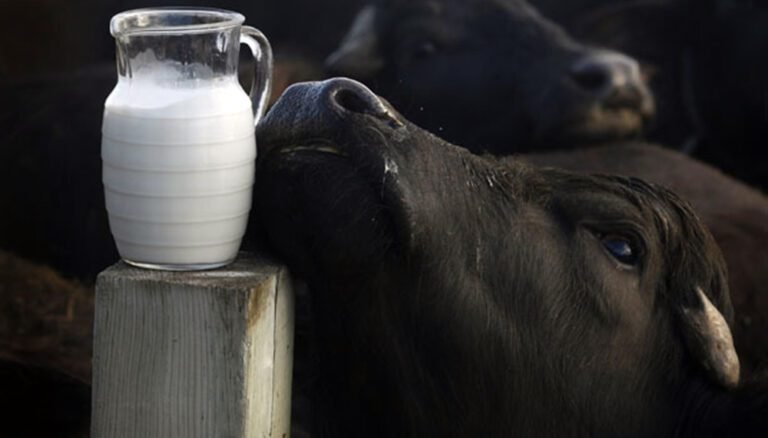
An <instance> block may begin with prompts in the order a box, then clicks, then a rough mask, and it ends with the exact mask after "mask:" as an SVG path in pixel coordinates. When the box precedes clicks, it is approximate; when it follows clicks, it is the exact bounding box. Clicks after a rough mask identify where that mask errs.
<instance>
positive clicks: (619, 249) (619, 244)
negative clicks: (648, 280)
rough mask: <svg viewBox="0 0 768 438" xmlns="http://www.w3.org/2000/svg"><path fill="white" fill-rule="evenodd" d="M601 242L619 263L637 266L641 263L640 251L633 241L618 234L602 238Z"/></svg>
mask: <svg viewBox="0 0 768 438" xmlns="http://www.w3.org/2000/svg"><path fill="white" fill-rule="evenodd" d="M600 242H601V243H602V244H603V247H604V248H605V249H606V251H608V253H609V254H610V255H611V256H613V258H615V259H616V260H618V261H619V263H622V264H624V265H627V266H637V264H638V263H639V261H640V249H639V248H638V247H637V245H636V244H635V243H634V242H633V241H632V239H630V238H627V237H624V236H620V235H617V234H606V235H603V236H600Z"/></svg>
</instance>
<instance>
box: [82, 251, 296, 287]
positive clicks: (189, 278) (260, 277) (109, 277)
mask: <svg viewBox="0 0 768 438" xmlns="http://www.w3.org/2000/svg"><path fill="white" fill-rule="evenodd" d="M284 269H286V268H285V267H284V266H283V265H281V264H280V263H279V262H277V261H275V260H273V259H271V258H269V257H268V256H265V255H262V254H257V253H252V252H240V253H239V254H238V255H237V259H235V261H234V262H232V263H230V264H229V265H227V266H224V267H221V268H218V269H211V270H205V271H163V270H153V269H143V268H137V267H134V266H131V265H129V264H127V263H125V262H123V261H122V260H121V261H119V262H117V263H116V264H114V265H112V266H111V267H109V268H107V269H106V270H104V271H103V272H101V273H100V274H99V277H98V279H97V282H102V281H115V280H117V279H120V280H124V281H131V282H135V281H150V282H163V283H167V284H178V285H190V286H199V287H216V288H217V289H242V288H244V287H251V286H253V284H254V283H256V284H258V283H261V282H262V281H264V280H266V279H267V278H269V277H272V276H274V275H277V274H278V273H280V271H282V270H284Z"/></svg>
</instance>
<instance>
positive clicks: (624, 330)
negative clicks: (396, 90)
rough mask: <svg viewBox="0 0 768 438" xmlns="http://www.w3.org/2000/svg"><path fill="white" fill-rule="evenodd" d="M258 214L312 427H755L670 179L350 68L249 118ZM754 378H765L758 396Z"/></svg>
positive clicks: (716, 274)
mask: <svg viewBox="0 0 768 438" xmlns="http://www.w3.org/2000/svg"><path fill="white" fill-rule="evenodd" d="M257 133H258V137H259V142H260V144H261V145H262V153H261V155H260V157H261V158H260V159H259V161H258V165H257V184H256V188H257V195H256V203H255V213H256V220H257V222H258V224H257V225H258V229H259V230H260V231H261V232H262V237H263V238H264V239H266V240H267V241H268V242H269V244H270V245H271V246H272V247H273V248H274V249H275V250H276V251H277V252H278V253H279V254H281V255H282V257H284V259H285V260H286V261H287V262H288V263H289V266H290V267H291V269H292V270H293V272H294V273H295V274H297V275H298V276H301V277H303V278H305V279H306V281H307V283H308V285H309V288H310V292H311V296H312V311H313V317H314V327H315V332H314V335H313V339H312V341H313V345H314V346H315V347H316V350H315V359H316V363H315V364H314V366H315V369H316V371H317V375H316V376H315V379H314V382H315V385H314V393H313V396H314V401H315V405H314V407H315V416H314V418H315V423H314V432H315V434H316V435H317V436H467V437H469V436H471V437H478V436H483V437H489V436H553V437H555V436H556V437H564V436H598V437H603V436H622V437H634V436H673V435H675V436H696V437H702V436H727V435H728V434H733V435H735V436H749V435H748V433H752V434H753V436H764V434H765V431H766V430H768V429H766V428H765V426H766V424H765V421H766V416H765V412H766V407H767V406H766V396H765V395H764V393H761V392H759V391H758V392H756V393H749V392H747V391H746V390H740V389H734V388H735V387H736V386H737V385H738V382H739V364H738V359H737V357H736V353H735V351H734V348H733V344H732V341H731V336H730V331H729V328H728V324H727V323H726V321H731V320H732V310H731V304H730V301H729V298H728V286H727V279H726V274H725V266H724V262H723V260H722V257H721V255H720V252H719V250H718V249H717V247H716V245H715V243H714V241H713V239H712V237H711V236H710V234H709V233H708V232H707V231H706V229H705V228H704V227H703V225H702V224H701V223H700V221H699V220H698V219H697V217H696V216H695V215H694V213H693V212H692V210H691V209H690V207H689V206H688V205H687V204H686V203H684V202H683V201H681V200H680V199H679V198H678V197H677V196H675V195H673V194H672V193H671V192H669V191H667V190H664V189H661V188H659V187H656V186H652V185H649V184H647V183H644V182H642V181H641V180H637V179H632V178H626V177H610V176H584V175H577V174H572V173H568V172H565V171H561V170H555V169H551V168H546V169H545V168H534V167H530V166H528V165H525V164H523V163H522V162H520V161H517V160H501V159H494V158H490V157H479V156H476V155H472V154H470V153H469V152H468V151H466V150H464V149H462V148H459V147H456V146H452V145H450V144H447V143H446V142H444V141H442V140H440V139H439V138H437V137H435V136H433V135H431V134H429V133H427V132H425V131H423V130H421V129H419V128H417V127H416V126H415V125H413V124H411V123H410V122H408V121H407V120H405V119H404V118H403V117H401V116H400V115H398V114H397V113H396V112H395V111H394V110H393V109H392V107H391V106H389V105H388V104H386V103H384V102H383V101H382V100H379V99H378V98H377V97H376V96H375V95H374V94H372V93H371V92H370V91H369V90H368V89H366V88H365V87H364V86H362V85H360V84H359V83H357V82H354V81H351V80H348V79H332V80H329V81H326V82H322V83H311V84H303V85H295V86H293V87H291V88H289V89H288V90H287V91H286V93H285V94H284V95H283V96H282V98H281V99H280V100H279V101H278V102H277V104H276V105H275V107H274V108H273V109H272V110H271V111H270V113H269V114H268V115H267V117H266V118H265V120H264V122H263V124H262V125H261V126H260V128H259V129H258V131H257ZM760 394H763V395H760Z"/></svg>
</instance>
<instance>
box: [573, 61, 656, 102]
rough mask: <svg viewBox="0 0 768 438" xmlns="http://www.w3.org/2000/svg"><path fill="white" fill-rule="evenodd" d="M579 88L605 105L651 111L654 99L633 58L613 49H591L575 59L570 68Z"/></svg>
mask: <svg viewBox="0 0 768 438" xmlns="http://www.w3.org/2000/svg"><path fill="white" fill-rule="evenodd" d="M570 76H571V79H573V82H574V83H575V84H576V86H577V87H579V89H581V90H582V91H583V92H585V93H588V94H589V95H591V96H593V97H594V98H596V99H597V100H599V101H600V102H601V103H602V104H603V105H605V106H606V107H611V108H633V109H637V110H639V111H641V112H643V113H650V112H652V111H653V99H652V97H651V95H650V92H649V91H648V88H647V87H646V84H645V82H644V81H643V79H642V77H641V76H640V67H639V66H638V63H637V61H635V60H634V59H632V58H630V57H628V56H625V55H622V54H619V53H613V52H598V53H591V54H589V55H586V56H583V57H581V58H580V59H578V60H577V61H576V62H575V63H574V64H573V65H572V66H571V70H570Z"/></svg>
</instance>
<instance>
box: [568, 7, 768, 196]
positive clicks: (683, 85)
mask: <svg viewBox="0 0 768 438" xmlns="http://www.w3.org/2000/svg"><path fill="white" fill-rule="evenodd" d="M604 3H606V5H604V6H603V7H594V8H591V9H588V10H586V11H584V12H583V13H582V14H580V15H579V17H578V18H575V19H573V20H571V21H570V26H569V27H570V29H572V31H573V32H574V33H575V34H577V35H578V36H579V38H582V39H586V40H589V41H592V42H594V43H596V44H601V45H604V46H610V47H614V48H616V49H617V50H622V51H624V52H626V53H629V54H631V55H632V56H634V57H636V58H637V59H639V60H640V61H641V62H642V64H644V65H648V66H650V67H651V68H652V69H653V70H654V74H653V76H652V78H651V80H650V85H651V88H652V89H653V91H654V94H655V96H656V98H657V103H658V105H657V109H658V111H657V119H656V122H655V123H654V124H653V125H652V126H650V129H649V130H648V131H647V133H648V136H649V138H650V139H651V140H654V141H659V142H662V143H664V144H669V145H673V146H679V147H682V148H685V149H686V150H688V151H690V153H691V154H693V155H694V156H697V157H699V158H701V159H703V160H705V161H707V162H710V163H713V164H715V165H717V166H718V167H720V168H722V169H724V170H725V171H727V172H728V173H730V174H733V175H736V176H738V177H739V178H741V179H742V180H745V181H747V182H749V183H751V184H754V185H759V186H760V187H761V188H763V189H765V188H768V170H766V166H764V165H763V162H762V160H756V159H755V157H759V156H763V155H765V152H764V150H765V146H766V138H768V123H766V121H767V120H768V118H766V108H768V93H766V84H765V78H766V77H768V58H766V57H765V56H764V54H765V53H768V7H767V6H766V3H765V2H756V1H750V0H707V1H694V0H674V1H672V0H668V1H635V2H625V3H624V4H621V5H618V6H617V5H613V4H608V2H605V1H604Z"/></svg>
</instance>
